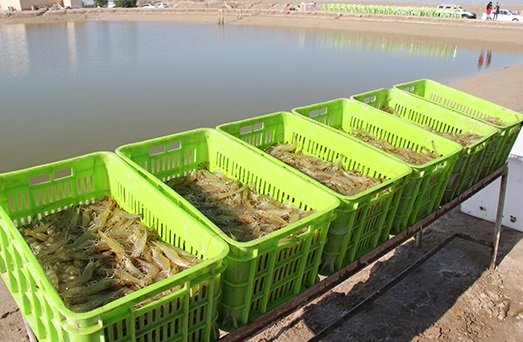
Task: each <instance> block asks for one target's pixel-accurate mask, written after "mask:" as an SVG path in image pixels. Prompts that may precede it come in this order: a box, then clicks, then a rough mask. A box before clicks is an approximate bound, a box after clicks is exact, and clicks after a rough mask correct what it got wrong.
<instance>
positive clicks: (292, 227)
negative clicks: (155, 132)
mask: <svg viewBox="0 0 523 342" xmlns="http://www.w3.org/2000/svg"><path fill="white" fill-rule="evenodd" d="M194 133H201V134H205V135H206V137H208V136H209V134H218V135H220V136H221V137H223V138H226V139H228V140H231V141H232V142H233V143H235V144H237V143H238V142H237V141H234V140H233V139H230V138H229V137H228V136H227V135H225V134H223V133H221V132H219V131H218V130H216V129H213V128H196V129H191V130H188V131H183V132H178V133H173V134H169V135H165V136H161V137H156V138H151V139H147V140H142V141H138V142H134V143H129V144H126V145H122V146H120V147H118V148H117V149H116V154H117V155H118V156H119V157H120V158H121V159H122V160H124V161H125V162H126V163H128V164H129V165H130V166H132V167H133V168H136V170H137V171H138V172H140V173H143V174H144V175H145V176H146V177H147V178H149V179H152V180H155V181H157V184H155V185H156V186H159V187H160V190H161V191H162V192H163V193H164V194H165V195H167V196H169V197H174V198H175V199H176V200H177V201H180V202H182V203H183V204H184V205H186V206H188V207H190V208H192V209H194V210H196V211H198V212H200V211H199V210H198V208H196V206H194V205H193V204H192V203H191V202H189V201H188V200H186V199H185V198H184V197H183V196H181V195H180V194H178V193H177V192H176V191H174V190H173V189H172V188H170V187H169V186H168V185H167V184H165V183H164V182H162V181H161V179H159V178H158V177H156V176H155V175H153V174H152V173H150V172H149V171H147V170H145V169H144V168H143V167H141V166H140V165H138V164H137V163H136V162H134V161H133V160H131V159H130V158H129V157H127V156H126V155H125V154H124V153H123V152H122V150H123V149H125V148H129V147H133V146H138V145H141V144H146V143H152V142H157V141H160V140H164V139H169V138H173V137H176V136H179V135H180V134H194ZM242 146H244V145H243V144H242ZM244 147H245V146H244ZM249 151H250V152H249V153H253V152H255V151H252V150H251V149H249ZM257 155H258V154H257ZM260 157H263V155H260ZM319 190H321V191H323V192H325V191H324V190H322V189H319ZM326 194H327V193H326ZM329 197H331V201H332V203H331V204H330V205H328V206H327V208H326V209H323V210H321V211H319V210H315V211H314V212H313V213H312V214H311V215H308V216H306V217H304V218H302V219H300V220H298V221H296V222H293V223H291V224H289V225H286V226H284V227H282V228H280V229H277V230H275V231H273V232H271V233H269V234H267V235H264V236H262V237H259V238H257V239H254V240H251V241H243V242H242V241H236V240H234V239H232V238H231V237H229V236H228V235H227V234H225V232H224V231H223V230H221V229H220V227H218V226H217V225H216V224H214V223H213V222H212V221H211V220H210V219H209V218H208V217H207V216H205V215H203V213H201V212H200V213H201V216H200V218H201V220H202V221H203V222H204V223H205V224H206V225H208V226H209V227H210V228H211V229H212V230H213V232H214V233H215V234H218V235H219V236H220V237H221V238H222V239H223V240H225V242H226V243H227V244H230V245H232V246H235V247H238V248H251V247H257V246H260V245H263V244H265V243H267V242H268V241H269V242H270V241H272V242H278V241H279V240H280V239H281V238H283V237H284V236H285V235H291V234H294V233H295V232H297V231H298V230H299V228H300V227H301V226H303V225H304V223H305V222H307V221H312V220H313V219H316V218H318V217H321V216H323V215H325V214H326V213H327V212H329V211H331V212H332V211H334V210H335V209H337V208H338V207H339V206H340V200H339V199H338V198H337V197H335V196H332V195H330V194H329ZM334 218H335V214H334V213H331V215H330V218H328V219H327V220H328V221H332V220H333V219H334ZM298 236H299V235H298Z"/></svg>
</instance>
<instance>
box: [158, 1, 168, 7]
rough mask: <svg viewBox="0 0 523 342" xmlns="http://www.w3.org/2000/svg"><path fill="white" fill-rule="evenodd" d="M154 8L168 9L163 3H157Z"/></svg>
mask: <svg viewBox="0 0 523 342" xmlns="http://www.w3.org/2000/svg"><path fill="white" fill-rule="evenodd" d="M155 6H156V8H169V6H167V4H166V3H165V2H159V3H157V4H156V5H155Z"/></svg>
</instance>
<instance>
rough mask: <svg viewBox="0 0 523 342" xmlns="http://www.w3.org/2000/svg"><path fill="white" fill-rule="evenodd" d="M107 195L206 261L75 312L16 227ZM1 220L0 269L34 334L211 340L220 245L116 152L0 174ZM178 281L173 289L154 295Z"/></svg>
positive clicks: (63, 337) (84, 338) (221, 262)
mask: <svg viewBox="0 0 523 342" xmlns="http://www.w3.org/2000/svg"><path fill="white" fill-rule="evenodd" d="M106 195H111V196H112V197H113V198H114V199H115V200H116V201H117V202H118V204H119V205H120V206H121V207H122V208H123V209H124V210H126V211H127V212H130V213H134V214H142V215H143V222H144V223H145V224H146V225H148V226H149V227H151V228H152V229H154V230H156V231H157V232H158V234H159V236H160V237H161V239H162V240H163V241H165V242H168V243H171V244H173V245H176V246H177V247H179V248H183V249H184V250H186V251H188V252H190V253H192V254H194V255H197V256H198V257H200V258H203V259H205V260H204V261H203V262H202V263H200V264H198V265H196V266H194V267H192V268H190V269H189V270H186V271H183V272H180V273H179V274H177V275H175V276H173V277H170V278H168V279H164V280H162V281H160V282H157V283H154V284H151V285H149V286H147V287H145V288H143V289H140V290H138V291H136V292H134V293H131V294H129V295H126V296H124V297H122V298H119V299H117V300H115V301H113V302H110V303H108V304H106V305H104V306H102V307H100V308H97V309H95V310H92V311H89V312H85V313H76V312H73V311H71V310H69V309H68V308H67V307H66V306H65V304H64V302H63V301H62V299H61V298H60V295H59V294H58V292H57V291H56V290H55V289H54V287H53V286H52V284H51V282H50V281H49V280H48V279H47V277H46V275H45V271H44V269H43V268H42V266H41V265H40V263H39V262H38V260H37V258H36V256H35V255H34V254H33V253H32V251H31V249H30V247H29V246H28V245H27V243H26V242H25V240H24V238H23V236H22V235H21V234H20V233H19V232H18V229H17V228H16V226H17V225H20V224H26V223H29V222H30V220H34V219H36V218H38V217H42V216H45V215H47V214H51V213H55V212H57V211H60V210H61V209H63V208H65V207H67V206H70V205H73V204H82V203H91V202H92V201H95V200H101V199H102V198H103V197H104V196H106ZM0 226H1V229H0V246H1V249H0V270H1V271H2V272H5V274H4V277H3V278H4V281H5V283H6V286H7V287H8V289H9V290H10V292H11V294H12V295H13V297H14V299H15V301H16V303H17V304H18V306H19V307H20V310H21V313H22V315H23V316H24V317H25V318H26V320H27V321H28V322H29V325H30V326H31V329H32V330H33V331H34V333H35V335H36V337H37V338H38V340H39V341H53V342H55V341H137V340H138V341H146V340H155V341H156V340H159V339H162V340H169V341H208V340H211V339H216V337H217V335H216V333H217V330H216V327H215V321H216V319H217V314H218V311H217V304H218V301H219V297H220V296H221V291H220V286H221V285H220V284H221V279H220V278H221V273H222V272H223V270H224V268H225V265H224V259H225V256H226V255H227V253H228V247H227V245H226V244H225V243H224V242H223V241H221V240H220V238H219V237H218V236H217V235H216V234H213V233H212V232H211V231H209V229H208V228H207V227H205V226H204V225H203V224H201V222H199V221H197V220H195V219H194V218H193V217H192V216H191V215H189V214H187V213H186V212H185V211H184V210H183V209H182V208H179V207H177V206H176V205H174V204H173V203H172V202H171V201H169V199H168V198H167V197H166V196H165V195H164V194H163V193H162V192H161V191H158V189H156V188H155V187H154V186H152V185H151V184H149V183H148V182H147V181H146V180H145V179H144V178H143V177H141V176H140V175H139V174H138V172H136V171H135V170H133V169H132V168H131V167H129V166H128V165H127V164H126V163H125V162H123V161H122V160H121V159H120V158H118V157H117V156H116V155H115V154H113V153H109V152H101V153H93V154H88V155H85V156H82V157H77V158H73V159H68V160H63V161H59V162H55V163H50V164H46V165H42V166H37V167H33V168H29V169H25V170H21V171H15V172H9V173H5V174H2V175H0ZM178 285H180V286H182V288H181V289H180V290H178V291H176V292H173V293H171V294H168V295H164V296H163V297H162V296H161V293H162V292H164V291H166V290H169V289H172V288H174V287H176V286H178ZM157 295H160V297H159V298H158V299H155V300H154V301H152V302H151V303H148V304H145V305H140V303H142V302H143V301H145V300H147V299H151V298H153V297H155V296H157Z"/></svg>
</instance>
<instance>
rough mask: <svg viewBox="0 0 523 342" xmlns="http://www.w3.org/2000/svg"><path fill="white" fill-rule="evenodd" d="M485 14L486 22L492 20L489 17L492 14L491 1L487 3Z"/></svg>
mask: <svg viewBox="0 0 523 342" xmlns="http://www.w3.org/2000/svg"><path fill="white" fill-rule="evenodd" d="M486 13H487V20H490V19H492V17H491V16H490V14H491V13H492V1H489V3H488V4H487V10H486Z"/></svg>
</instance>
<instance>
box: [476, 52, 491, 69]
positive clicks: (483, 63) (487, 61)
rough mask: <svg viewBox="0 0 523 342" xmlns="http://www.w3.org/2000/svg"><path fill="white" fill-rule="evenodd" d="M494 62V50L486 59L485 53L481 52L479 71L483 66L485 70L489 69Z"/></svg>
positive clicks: (488, 53)
mask: <svg viewBox="0 0 523 342" xmlns="http://www.w3.org/2000/svg"><path fill="white" fill-rule="evenodd" d="M491 62H492V50H488V51H487V55H486V57H485V51H483V50H481V52H480V53H479V57H478V69H479V70H481V68H483V66H484V67H485V69H488V67H489V66H490V63H491Z"/></svg>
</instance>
